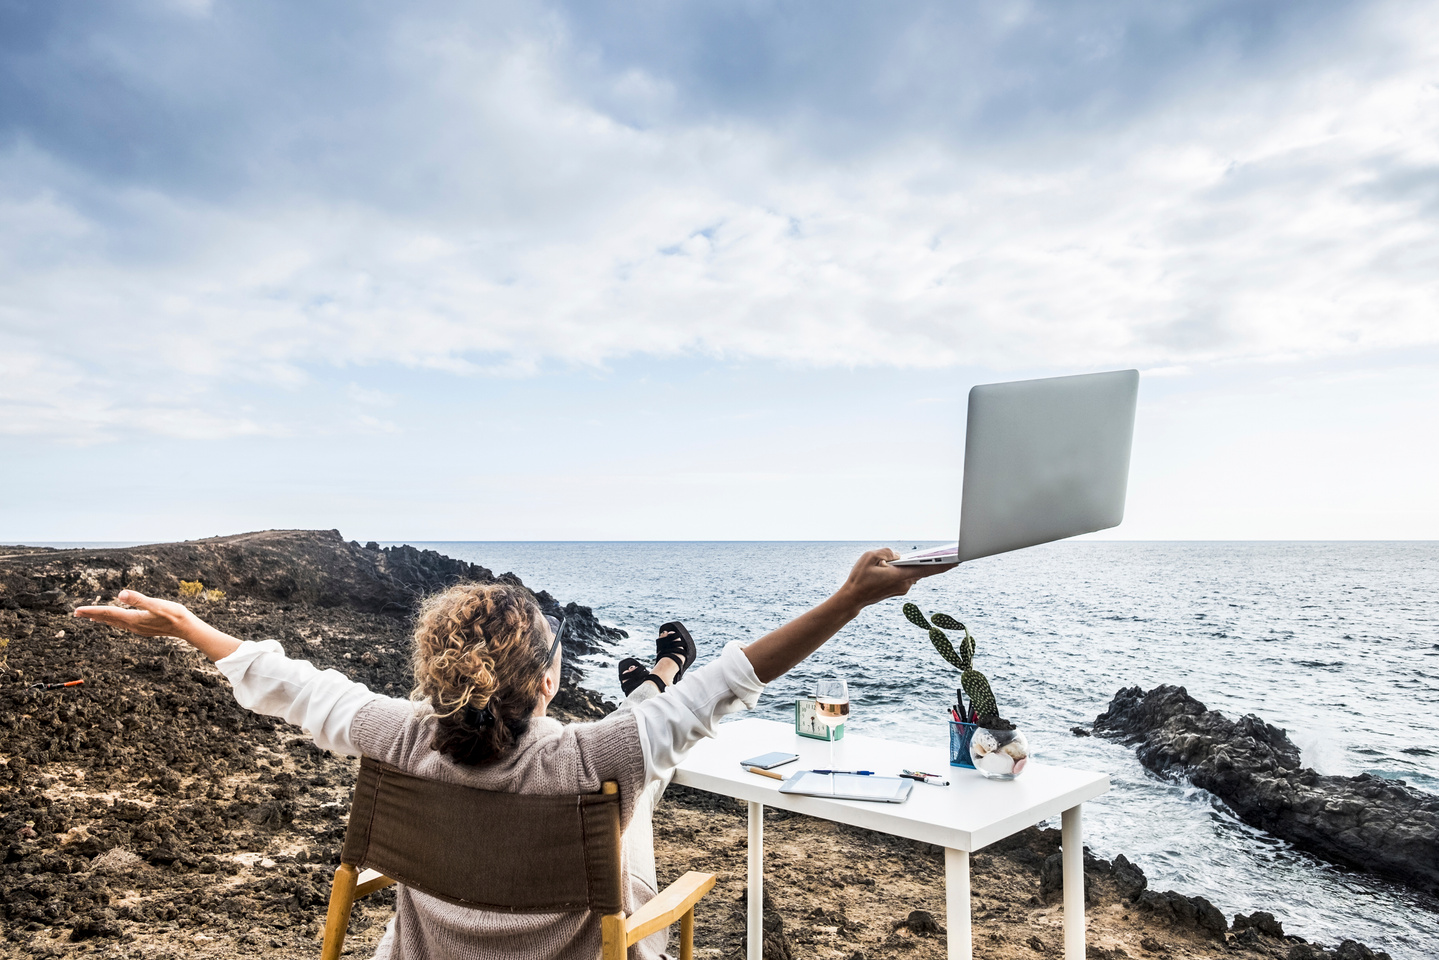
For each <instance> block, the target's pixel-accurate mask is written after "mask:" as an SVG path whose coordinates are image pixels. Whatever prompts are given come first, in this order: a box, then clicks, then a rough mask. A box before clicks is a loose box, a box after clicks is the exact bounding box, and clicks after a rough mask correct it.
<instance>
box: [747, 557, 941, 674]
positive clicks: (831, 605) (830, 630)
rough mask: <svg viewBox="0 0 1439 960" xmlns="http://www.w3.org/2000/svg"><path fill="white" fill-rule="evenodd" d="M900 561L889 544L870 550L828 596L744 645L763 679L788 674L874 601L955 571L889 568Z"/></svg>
mask: <svg viewBox="0 0 1439 960" xmlns="http://www.w3.org/2000/svg"><path fill="white" fill-rule="evenodd" d="M898 559H899V554H897V553H895V552H894V551H893V550H890V549H888V548H885V549H883V550H871V551H869V552H868V553H866V554H865V555H864V556H862V557H860V558H859V562H858V563H856V564H855V565H854V569H852V570H850V572H849V577H848V578H846V579H845V581H844V583H843V584H842V585H841V586H840V588H839V589H838V590H836V591H835V592H834V595H833V596H831V597H830V598H829V599H828V600H826V601H824V602H823V603H821V604H820V605H819V606H817V607H815V608H813V609H811V610H807V611H805V612H804V613H802V614H800V615H799V616H797V617H795V618H794V619H793V620H791V621H790V622H789V623H786V624H785V625H784V626H782V627H780V628H779V629H778V630H774V631H772V632H770V633H767V634H765V635H764V636H762V637H760V638H759V639H758V640H756V641H755V642H754V643H752V644H750V645H749V646H747V647H745V648H744V652H745V656H747V657H749V662H750V665H751V666H753V667H754V672H755V676H756V677H758V678H759V681H760V683H769V682H770V681H771V680H774V679H775V678H776V677H780V676H783V675H784V674H785V673H788V672H789V670H790V669H791V668H792V667H794V666H795V665H796V664H798V663H799V662H800V661H801V660H803V659H804V658H805V657H807V656H809V655H810V654H811V653H814V652H815V651H816V650H818V649H819V648H820V647H822V646H823V645H824V642H825V641H826V640H828V639H829V638H830V637H832V636H834V635H835V634H836V633H838V632H839V631H840V628H842V627H843V626H844V625H845V624H847V623H849V622H850V621H851V620H853V619H854V618H855V617H857V616H859V612H860V611H861V610H863V609H864V608H865V607H867V606H869V605H870V604H872V603H878V602H879V601H881V600H887V599H889V598H890V597H899V596H903V595H904V594H906V593H908V592H909V588H910V587H912V586H914V584H915V581H917V580H919V579H920V578H922V577H929V576H933V575H934V574H937V573H943V572H944V571H946V570H953V569H954V568H953V567H951V566H944V567H938V568H935V567H892V566H890V564H889V561H891V560H898Z"/></svg>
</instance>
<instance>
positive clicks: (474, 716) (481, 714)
mask: <svg viewBox="0 0 1439 960" xmlns="http://www.w3.org/2000/svg"><path fill="white" fill-rule="evenodd" d="M494 722H495V712H494V711H493V710H491V709H490V705H489V704H488V703H487V704H485V705H484V706H483V707H481V708H480V709H479V710H476V709H475V708H474V707H472V706H470V705H469V704H466V705H465V726H467V727H473V728H475V729H476V730H483V729H484V728H485V727H488V726H489V725H490V724H492V723H494Z"/></svg>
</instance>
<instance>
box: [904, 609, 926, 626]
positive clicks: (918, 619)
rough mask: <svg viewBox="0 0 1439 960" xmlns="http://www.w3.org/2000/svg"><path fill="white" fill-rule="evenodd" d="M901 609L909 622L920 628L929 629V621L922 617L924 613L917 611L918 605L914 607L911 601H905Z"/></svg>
mask: <svg viewBox="0 0 1439 960" xmlns="http://www.w3.org/2000/svg"><path fill="white" fill-rule="evenodd" d="M903 609H904V615H905V617H906V618H908V619H909V622H910V623H912V624H914V625H915V626H916V627H919V628H920V629H921V630H928V629H929V621H928V620H926V619H924V614H922V613H920V612H919V607H916V606H915V605H914V604H912V603H906V604H905V605H904V607H903Z"/></svg>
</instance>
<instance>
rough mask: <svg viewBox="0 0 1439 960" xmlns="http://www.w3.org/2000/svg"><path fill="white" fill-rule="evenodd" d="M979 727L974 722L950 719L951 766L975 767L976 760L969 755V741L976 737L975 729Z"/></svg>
mask: <svg viewBox="0 0 1439 960" xmlns="http://www.w3.org/2000/svg"><path fill="white" fill-rule="evenodd" d="M978 729H979V727H978V726H977V725H975V724H973V723H960V722H959V721H958V720H951V721H949V765H950V766H951V767H968V768H969V769H971V770H973V769H974V761H973V760H972V759H970V756H969V742H970V741H971V740H973V739H974V731H976V730H978Z"/></svg>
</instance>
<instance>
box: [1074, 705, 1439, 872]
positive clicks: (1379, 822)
mask: <svg viewBox="0 0 1439 960" xmlns="http://www.w3.org/2000/svg"><path fill="white" fill-rule="evenodd" d="M1094 730H1095V732H1096V733H1098V734H1100V735H1101V736H1106V737H1110V738H1113V739H1118V740H1123V741H1124V742H1127V743H1134V744H1137V748H1138V755H1139V761H1140V763H1143V764H1144V766H1145V767H1147V768H1148V769H1150V770H1153V771H1154V772H1155V773H1159V774H1161V775H1166V776H1174V775H1183V776H1186V777H1188V778H1189V779H1190V781H1192V782H1193V783H1194V785H1195V786H1197V787H1202V788H1203V789H1205V790H1208V791H1210V792H1211V793H1213V794H1214V795H1215V796H1217V797H1219V798H1220V799H1221V800H1223V801H1224V802H1225V803H1227V804H1228V805H1229V806H1230V808H1231V809H1233V810H1234V812H1235V814H1237V815H1238V817H1239V818H1240V819H1241V820H1243V821H1244V822H1245V823H1248V824H1251V825H1252V826H1256V827H1259V828H1260V829H1262V830H1266V831H1268V832H1269V833H1272V834H1274V835H1275V836H1277V837H1282V838H1284V839H1285V840H1288V841H1289V842H1291V843H1293V844H1294V845H1295V846H1296V847H1299V848H1301V849H1303V850H1308V851H1309V852H1311V853H1314V854H1317V855H1318V856H1321V857H1324V858H1325V859H1328V860H1332V861H1334V862H1336V863H1340V864H1343V865H1345V866H1348V867H1353V868H1356V869H1360V870H1367V871H1370V872H1373V873H1377V874H1380V875H1382V876H1385V877H1389V878H1391V879H1394V880H1398V881H1401V882H1403V883H1406V884H1409V885H1410V886H1413V887H1416V888H1418V889H1420V890H1423V891H1425V892H1427V893H1430V894H1435V893H1439V797H1436V796H1434V795H1432V794H1428V793H1423V792H1421V791H1418V790H1414V789H1412V788H1410V787H1408V786H1407V785H1405V784H1404V783H1403V781H1398V780H1385V779H1382V778H1379V777H1373V776H1370V775H1368V774H1363V775H1360V776H1357V777H1335V776H1321V775H1320V774H1318V773H1317V772H1315V771H1314V770H1312V769H1310V768H1308V767H1305V766H1303V765H1302V763H1301V760H1300V756H1299V749H1298V748H1297V747H1295V746H1294V744H1293V743H1292V742H1291V741H1290V739H1289V737H1288V736H1286V735H1285V733H1284V731H1283V730H1280V729H1278V728H1277V727H1274V726H1272V725H1270V724H1267V723H1265V722H1264V721H1263V720H1261V719H1259V718H1258V717H1256V716H1253V715H1249V716H1245V717H1241V718H1240V719H1239V720H1237V721H1234V720H1229V719H1227V718H1226V717H1225V716H1224V715H1223V714H1221V713H1219V712H1217V711H1214V710H1208V709H1206V708H1205V706H1204V704H1202V703H1200V702H1199V701H1198V700H1196V699H1194V698H1193V697H1191V696H1189V694H1188V693H1187V692H1186V691H1185V689H1184V688H1183V687H1174V686H1168V685H1165V686H1159V687H1155V688H1154V689H1153V690H1151V691H1149V692H1148V693H1145V692H1144V691H1143V690H1141V689H1140V688H1139V687H1128V688H1126V689H1123V690H1120V691H1119V692H1118V693H1117V694H1115V697H1114V699H1113V701H1111V702H1110V704H1109V709H1108V710H1107V711H1105V712H1104V713H1103V714H1101V715H1100V716H1099V717H1098V718H1097V719H1096V720H1095V722H1094Z"/></svg>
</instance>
